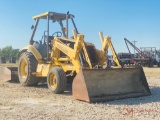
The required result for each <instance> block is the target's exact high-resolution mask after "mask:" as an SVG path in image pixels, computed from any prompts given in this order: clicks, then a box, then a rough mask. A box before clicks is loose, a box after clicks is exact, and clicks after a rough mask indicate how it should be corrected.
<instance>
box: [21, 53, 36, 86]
mask: <svg viewBox="0 0 160 120" xmlns="http://www.w3.org/2000/svg"><path fill="white" fill-rule="evenodd" d="M37 65H38V62H37V60H36V58H35V57H34V55H33V54H32V53H30V52H24V53H22V54H21V56H20V59H19V63H18V77H19V81H20V83H21V85H23V86H36V85H38V83H39V79H38V78H37V77H36V75H34V74H33V73H34V72H36V69H37Z"/></svg>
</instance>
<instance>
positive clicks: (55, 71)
mask: <svg viewBox="0 0 160 120" xmlns="http://www.w3.org/2000/svg"><path fill="white" fill-rule="evenodd" d="M66 84H67V79H66V74H65V72H64V71H63V69H62V68H61V67H53V68H51V69H50V70H49V72H48V75H47V85H48V88H49V89H50V90H52V91H53V93H54V94H60V93H63V92H64V90H65V88H66Z"/></svg>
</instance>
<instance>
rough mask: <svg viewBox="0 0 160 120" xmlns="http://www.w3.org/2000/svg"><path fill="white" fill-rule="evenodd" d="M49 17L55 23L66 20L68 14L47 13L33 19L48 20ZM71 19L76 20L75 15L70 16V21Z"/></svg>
mask: <svg viewBox="0 0 160 120" xmlns="http://www.w3.org/2000/svg"><path fill="white" fill-rule="evenodd" d="M48 15H49V20H53V21H61V20H66V15H67V14H63V13H56V12H45V13H42V14H39V15H36V16H33V17H32V18H33V19H37V18H39V19H47V16H48ZM69 18H74V15H72V14H68V19H69Z"/></svg>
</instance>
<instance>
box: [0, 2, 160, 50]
mask: <svg viewBox="0 0 160 120" xmlns="http://www.w3.org/2000/svg"><path fill="white" fill-rule="evenodd" d="M46 11H54V12H59V13H66V12H67V11H69V12H70V13H71V14H74V15H75V19H74V20H75V23H76V25H77V28H78V30H79V32H80V33H83V34H84V35H85V41H88V42H92V43H93V44H95V45H96V47H97V48H101V41H100V39H99V35H98V32H99V31H102V32H103V34H104V35H109V36H111V38H112V42H113V45H114V47H115V50H116V51H117V52H127V48H126V46H125V42H124V38H127V39H129V40H130V41H133V40H135V41H137V42H136V46H137V47H156V48H157V49H160V1H159V0H132V1H131V0H79V1H78V0H77V1H76V0H41V1H40V0H39V1H38V0H37V1H36V0H0V12H1V13H0V18H1V19H0V48H3V47H5V46H7V45H8V46H9V45H12V46H13V48H19V49H21V48H23V47H25V46H26V45H27V44H28V43H29V39H30V35H31V32H32V31H31V29H30V27H31V25H32V24H34V20H33V19H32V16H34V15H37V14H40V13H43V12H46ZM42 23H43V24H44V22H42ZM55 28H56V27H55ZM39 29H41V30H42V32H39V33H38V34H37V38H36V40H40V39H41V36H42V35H43V31H44V30H46V28H45V27H44V26H43V28H39ZM53 29H54V28H53ZM53 31H57V30H56V29H55V30H53ZM70 31H71V27H70ZM50 34H52V33H50ZM70 36H72V35H71V34H70Z"/></svg>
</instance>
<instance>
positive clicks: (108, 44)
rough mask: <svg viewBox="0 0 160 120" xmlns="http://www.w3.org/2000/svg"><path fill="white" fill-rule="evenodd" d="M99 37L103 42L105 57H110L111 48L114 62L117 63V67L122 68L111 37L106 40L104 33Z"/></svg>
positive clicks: (100, 33)
mask: <svg viewBox="0 0 160 120" xmlns="http://www.w3.org/2000/svg"><path fill="white" fill-rule="evenodd" d="M99 35H100V39H101V42H102V51H103V54H104V56H105V57H106V55H108V48H109V47H110V49H111V52H112V55H113V60H114V61H115V62H116V64H117V66H118V67H119V68H121V65H120V62H119V60H118V57H117V53H116V51H115V49H114V47H113V44H112V42H111V37H109V36H105V38H104V37H103V33H102V32H99Z"/></svg>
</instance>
